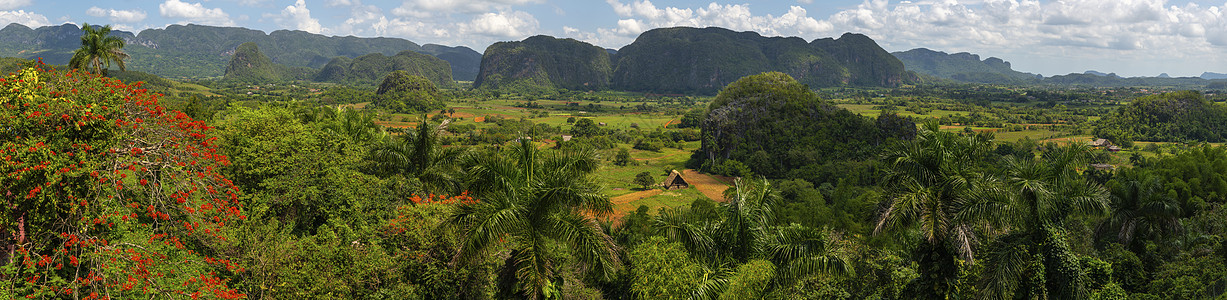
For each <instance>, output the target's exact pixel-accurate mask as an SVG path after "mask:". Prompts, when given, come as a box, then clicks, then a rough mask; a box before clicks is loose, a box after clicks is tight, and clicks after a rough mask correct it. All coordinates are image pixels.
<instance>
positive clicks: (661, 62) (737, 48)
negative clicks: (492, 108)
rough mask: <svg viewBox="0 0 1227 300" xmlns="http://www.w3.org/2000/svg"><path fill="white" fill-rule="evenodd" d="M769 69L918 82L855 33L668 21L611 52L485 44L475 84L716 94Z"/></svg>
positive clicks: (547, 44) (807, 76) (835, 80)
mask: <svg viewBox="0 0 1227 300" xmlns="http://www.w3.org/2000/svg"><path fill="white" fill-rule="evenodd" d="M770 71H780V72H784V73H786V74H788V75H790V76H792V77H794V78H796V79H797V81H798V82H801V83H804V84H808V85H809V86H811V87H831V86H885V87H893V86H899V85H902V84H907V83H911V82H914V81H915V80H916V76H915V74H913V73H909V72H907V71H906V70H904V67H903V63H902V62H900V61H899V60H898V59H896V58H895V57H893V56H891V55H890V54H889V53H887V52H886V51H885V50H882V48H881V47H879V46H878V45H877V43H876V42H874V41H873V40H872V39H870V38H869V37H866V36H864V35H860V34H851V33H849V34H844V35H843V36H841V37H840V38H839V39H833V38H826V39H818V40H814V41H813V42H806V41H805V40H804V39H801V38H797V37H791V38H784V37H764V36H762V35H759V34H758V33H755V32H736V31H732V30H728V29H724V28H716V27H708V28H692V27H673V28H658V29H653V30H649V31H647V32H644V33H643V34H641V35H640V36H639V37H638V38H636V39H635V42H633V43H631V44H630V45H627V46H625V47H623V48H622V49H619V50H617V51H610V50H609V49H602V48H600V47H597V46H594V45H591V44H588V43H585V42H581V41H577V40H573V39H556V38H553V37H549V36H534V37H531V38H528V39H525V40H524V41H520V42H502V43H497V44H495V45H492V46H490V47H489V48H487V49H486V53H485V55H484V56H483V57H482V68H481V74H479V75H478V78H477V81H476V82H475V85H476V86H478V87H479V88H499V87H504V86H509V84H511V85H510V86H531V87H546V88H558V87H561V88H567V89H599V88H602V87H605V86H608V87H609V88H612V89H615V90H625V91H636V92H653V93H697V94H715V93H716V92H718V91H719V90H720V89H722V88H723V87H724V86H725V85H728V84H729V83H732V82H733V81H736V80H737V79H740V78H742V77H745V76H749V75H755V74H760V73H764V72H770ZM562 74H571V76H560V75H562ZM512 83H514V84H512Z"/></svg>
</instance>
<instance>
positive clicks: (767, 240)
mask: <svg viewBox="0 0 1227 300" xmlns="http://www.w3.org/2000/svg"><path fill="white" fill-rule="evenodd" d="M778 197H779V196H778V195H777V194H776V192H775V190H774V189H772V188H771V183H770V182H768V181H767V179H766V178H761V177H760V178H759V179H757V180H747V181H743V180H740V179H739V180H737V182H736V184H735V185H734V187H733V188H730V189H728V190H726V191H725V198H726V199H729V201H728V202H727V203H725V204H724V211H723V216H722V218H721V220H720V222H718V223H716V224H704V223H703V222H702V221H700V220H698V219H697V218H695V217H696V215H693V214H688V213H687V212H686V211H685V210H684V209H666V210H664V211H662V212H661V213H660V214H659V215H658V216H657V217H656V219H655V222H654V225H655V227H656V230H657V231H658V232H660V233H661V235H663V236H665V237H667V238H668V239H669V240H670V241H673V242H677V243H680V244H681V245H682V246H684V247H686V249H688V250H689V251H690V253H693V254H695V256H696V257H698V258H702V259H703V260H705V261H706V262H708V263H709V264H715V265H719V264H723V263H727V262H738V263H743V264H744V263H747V262H751V261H753V260H756V259H758V260H765V261H767V262H770V266H771V268H770V269H771V273H770V278H769V280H768V282H767V285H766V286H765V288H764V290H763V291H762V293H764V294H767V293H771V292H774V291H778V290H779V289H782V288H787V287H789V286H791V285H792V284H794V283H795V282H797V281H798V280H802V279H806V278H808V277H811V276H816V275H823V274H827V275H842V274H850V273H852V263H851V262H850V259H851V258H850V257H851V256H850V255H849V254H848V252H847V251H846V250H845V249H844V247H842V246H841V245H840V244H839V243H838V242H837V240H836V239H835V238H834V237H833V236H831V235H830V234H828V233H827V232H825V231H823V230H819V229H815V228H809V227H805V226H801V225H797V224H792V225H789V226H777V224H775V218H774V216H775V213H773V211H774V209H775V206H776V205H777V198H778ZM707 267H708V269H707V270H706V271H705V272H706V273H707V274H709V275H706V276H705V277H707V278H706V279H704V280H703V281H702V282H698V283H696V284H695V286H694V290H693V291H691V293H690V294H691V295H692V298H703V297H710V296H711V295H712V294H714V293H716V292H719V291H720V290H721V289H725V288H727V286H726V284H727V281H728V280H729V279H728V278H727V277H728V275H730V274H727V273H726V272H724V271H723V270H720V269H722V267H720V266H711V265H709V266H707ZM724 292H725V293H728V292H730V291H724Z"/></svg>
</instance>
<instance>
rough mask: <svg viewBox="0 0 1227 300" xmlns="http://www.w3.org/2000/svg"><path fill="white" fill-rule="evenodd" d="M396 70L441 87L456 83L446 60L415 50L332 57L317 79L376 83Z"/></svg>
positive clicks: (448, 86)
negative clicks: (394, 53)
mask: <svg viewBox="0 0 1227 300" xmlns="http://www.w3.org/2000/svg"><path fill="white" fill-rule="evenodd" d="M397 71H401V72H405V73H408V74H410V75H415V76H420V77H424V78H426V79H427V80H430V82H433V83H434V85H435V86H438V87H441V88H451V87H452V86H455V82H454V81H452V70H451V68H450V67H449V66H448V63H447V62H446V61H444V60H442V59H439V58H437V57H433V56H430V55H426V54H421V53H417V52H413V51H402V52H400V53H397V54H396V55H393V56H384V55H383V54H379V53H373V54H368V55H363V56H359V57H358V58H354V59H350V58H347V57H337V58H333V59H332V60H331V61H329V62H328V64H327V65H325V66H324V68H323V69H320V71H319V73H318V74H316V75H315V77H314V80H315V81H319V82H336V83H343V84H349V85H359V84H368V85H375V84H376V83H377V82H379V81H380V80H382V79H383V78H384V77H387V76H388V74H391V73H392V72H397Z"/></svg>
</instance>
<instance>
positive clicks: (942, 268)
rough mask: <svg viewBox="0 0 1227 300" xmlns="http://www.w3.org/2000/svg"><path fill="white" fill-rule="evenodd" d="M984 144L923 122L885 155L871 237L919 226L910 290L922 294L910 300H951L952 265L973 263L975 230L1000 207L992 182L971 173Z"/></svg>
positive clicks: (955, 271)
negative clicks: (882, 204) (882, 192)
mask: <svg viewBox="0 0 1227 300" xmlns="http://www.w3.org/2000/svg"><path fill="white" fill-rule="evenodd" d="M990 142H991V137H990V136H985V135H969V136H960V135H958V134H955V133H952V132H943V131H940V126H939V125H938V124H937V123H936V122H929V123H926V124H925V126H924V128H922V129H921V130H920V133H919V134H917V135H916V139H915V140H912V141H909V142H906V143H903V144H901V145H900V146H899V147H898V148H896V149H894V150H891V152H889V153H888V154H887V156H886V162H887V163H888V164H889V167H887V169H886V178H885V180H883V183H884V184H885V186H886V187H887V192H888V194H887V195H888V196H887V197H888V198H887V203H888V204H887V207H886V209H885V210H884V211H883V212H882V215H881V219H880V220H879V221H878V225H877V228H876V229H875V232H878V233H880V232H883V231H886V230H892V229H898V228H904V227H912V226H916V227H919V229H920V232H919V233H920V236H921V238H922V241H921V243H920V245H919V246H918V247H917V252H916V255H917V256H918V257H917V258H916V259H917V262H918V263H919V264H920V268H919V270H920V272H921V276H920V278H921V280H920V281H919V282H915V283H914V285H913V286H912V288H918V289H924V290H916V291H914V292H915V293H917V294H916V297H919V298H924V299H934V298H944V297H946V296H947V295H956V294H957V293H958V290H957V289H958V286H959V285H960V283H959V273H960V265H961V263H959V262H958V260H960V259H961V260H966V261H972V260H973V259H974V253H973V249H975V248H974V247H973V246H974V242H975V241H976V236H977V234H976V233H977V231H976V230H975V229H976V228H975V227H976V225H978V224H981V223H982V222H984V221H991V220H995V219H997V218H996V217H994V216H992V214H993V212H994V211H995V210H994V209H992V206H994V203H1000V201H999V200H1000V199H999V198H998V197H997V196H996V195H999V191H998V190H997V189H996V186H997V185H996V184H995V183H994V182H995V180H994V179H993V178H991V177H988V176H985V175H983V174H982V173H980V172H978V171H977V170H976V169H975V168H974V164H975V162H977V161H980V160H981V159H982V158H983V156H984V154H985V153H986V152H987V151H989V145H990ZM994 199H997V200H998V201H994Z"/></svg>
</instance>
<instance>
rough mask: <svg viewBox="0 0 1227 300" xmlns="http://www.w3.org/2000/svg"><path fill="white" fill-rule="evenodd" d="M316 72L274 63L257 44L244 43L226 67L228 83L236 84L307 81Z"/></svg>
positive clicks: (236, 50) (225, 78)
mask: <svg viewBox="0 0 1227 300" xmlns="http://www.w3.org/2000/svg"><path fill="white" fill-rule="evenodd" d="M313 72H314V70H311V69H309V68H294V67H289V66H285V65H281V64H276V63H273V60H272V59H269V58H268V56H265V55H264V53H262V52H260V48H259V46H256V43H243V44H242V45H239V47H238V48H236V49H235V50H234V57H231V58H230V64H229V65H227V66H226V76H225V77H223V79H224V80H226V81H235V82H247V83H258V82H283V81H291V80H300V79H306V78H308V77H309V76H310V74H311V73H313Z"/></svg>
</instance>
